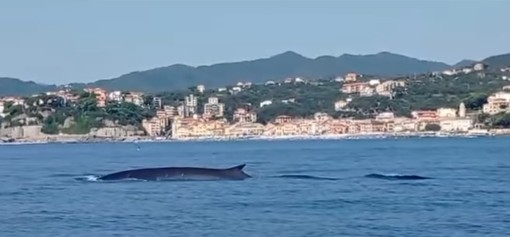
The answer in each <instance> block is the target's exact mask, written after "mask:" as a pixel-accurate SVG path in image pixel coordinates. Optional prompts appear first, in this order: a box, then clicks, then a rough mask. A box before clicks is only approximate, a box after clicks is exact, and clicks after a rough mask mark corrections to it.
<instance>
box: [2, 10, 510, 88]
mask: <svg viewBox="0 0 510 237" xmlns="http://www.w3.org/2000/svg"><path fill="white" fill-rule="evenodd" d="M509 12H510V1H507V0H479V1H475V0H393V1H384V0H357V1H356V0H344V1H342V0H338V1H334V0H329V1H327V0H311V1H304V0H301V1H299V0H294V1H292V0H287V1H285V0H266V1H262V0H261V1H254V0H252V1H248V0H230V1H227V0H224V1H213V0H208V1H207V0H202V1H198V0H188V1H184V0H182V1H177V0H174V1H172V0H167V1H163V0H159V1H157V0H102V1H99V0H60V1H57V0H45V1H41V0H5V1H0V32H1V34H0V77H14V78H20V79H23V80H32V81H35V82H40V83H52V84H53V83H55V84H65V83H70V82H91V81H95V80H99V79H109V78H115V77H118V76H120V75H123V74H126V73H129V72H133V71H141V70H148V69H152V68H156V67H162V66H168V65H172V64H176V63H180V64H187V65H191V66H198V65H210V64H215V63H222V62H233V61H241V60H252V59H257V58H266V57H270V56H273V55H275V54H279V53H282V52H285V51H288V50H292V51H295V52H297V53H299V54H302V55H304V56H306V57H312V58H314V57H317V56H320V55H333V56H339V55H341V54H344V53H350V54H373V53H377V52H381V51H389V52H393V53H398V54H403V55H407V56H411V57H416V58H419V59H426V60H433V61H442V62H446V63H449V64H454V63H456V62H458V61H460V60H462V59H474V60H481V59H483V58H485V57H488V56H492V55H497V54H504V53H510V30H508V29H509V28H508V24H509V22H510V15H509V14H508V13H509Z"/></svg>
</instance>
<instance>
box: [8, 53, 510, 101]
mask: <svg viewBox="0 0 510 237" xmlns="http://www.w3.org/2000/svg"><path fill="white" fill-rule="evenodd" d="M482 61H483V62H485V63H487V64H489V66H491V67H496V68H497V67H501V66H508V65H510V54H503V55H498V56H493V57H488V58H486V59H485V60H482ZM473 62H474V61H471V60H463V61H461V62H459V63H457V64H456V66H466V65H469V64H471V63H473ZM451 67H452V65H448V64H445V63H441V62H434V61H426V60H420V59H416V58H412V57H407V56H403V55H398V54H393V53H390V52H380V53H377V54H368V55H353V54H343V55H341V56H338V57H334V56H320V57H317V58H307V57H304V56H302V55H300V54H297V53H295V52H292V51H287V52H284V53H281V54H278V55H275V56H272V57H268V58H262V59H256V60H247V61H240V62H230V63H219V64H213V65H208V66H198V67H193V66H188V65H183V64H174V65H171V66H166V67H159V68H154V69H150V70H146V71H137V72H131V73H128V74H125V75H122V76H120V77H117V78H113V79H104V80H98V81H95V82H93V83H87V84H84V83H73V84H71V85H72V86H73V87H75V88H83V87H103V88H106V89H109V90H136V91H142V92H148V93H156V92H162V91H170V90H176V89H185V88H188V87H192V86H196V85H198V84H203V85H205V86H206V87H208V88H215V87H222V86H226V85H232V84H235V83H237V82H239V81H244V82H246V81H251V82H252V83H255V84H260V83H264V82H265V81H268V80H281V79H284V78H286V77H297V76H299V77H308V78H328V77H334V76H338V75H344V74H346V73H348V72H358V73H362V74H371V75H379V76H395V75H406V74H413V73H416V74H420V73H424V72H432V71H442V70H444V69H447V68H451ZM52 88H55V86H54V85H40V84H36V83H34V82H24V81H21V80H18V79H12V78H2V79H0V96H2V95H27V94H33V93H38V92H42V91H46V90H48V89H52Z"/></svg>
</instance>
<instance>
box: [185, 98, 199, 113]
mask: <svg viewBox="0 0 510 237" xmlns="http://www.w3.org/2000/svg"><path fill="white" fill-rule="evenodd" d="M197 108H198V101H197V97H195V96H194V95H193V94H190V95H189V96H186V98H185V100H184V117H191V116H193V114H196V113H197Z"/></svg>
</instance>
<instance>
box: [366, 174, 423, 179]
mask: <svg viewBox="0 0 510 237" xmlns="http://www.w3.org/2000/svg"><path fill="white" fill-rule="evenodd" d="M365 177H367V178H374V179H386V180H422V179H431V178H429V177H424V176H419V175H403V174H395V175H385V174H367V175H365Z"/></svg>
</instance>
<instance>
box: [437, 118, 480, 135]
mask: <svg viewBox="0 0 510 237" xmlns="http://www.w3.org/2000/svg"><path fill="white" fill-rule="evenodd" d="M439 126H441V131H446V132H467V131H469V130H470V129H471V128H473V120H471V119H466V118H453V119H442V120H441V121H440V122H439Z"/></svg>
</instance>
